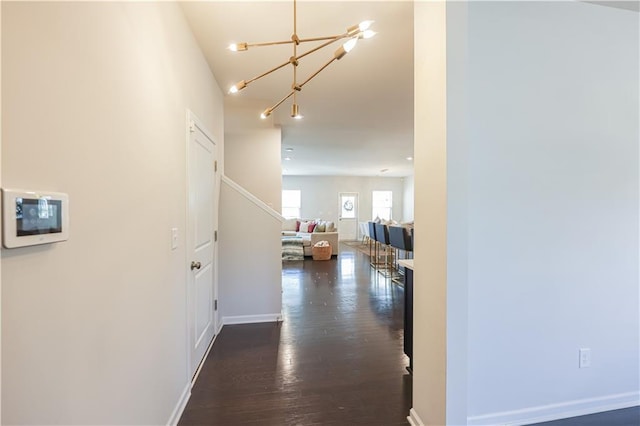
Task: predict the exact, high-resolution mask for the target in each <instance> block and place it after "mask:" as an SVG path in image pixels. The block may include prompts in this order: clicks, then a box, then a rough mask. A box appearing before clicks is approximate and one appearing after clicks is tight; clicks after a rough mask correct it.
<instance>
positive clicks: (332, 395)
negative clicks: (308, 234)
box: [179, 245, 640, 426]
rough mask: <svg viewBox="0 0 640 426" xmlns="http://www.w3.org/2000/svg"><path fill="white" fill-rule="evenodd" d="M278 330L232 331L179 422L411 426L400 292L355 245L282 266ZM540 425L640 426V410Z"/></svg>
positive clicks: (218, 345)
mask: <svg viewBox="0 0 640 426" xmlns="http://www.w3.org/2000/svg"><path fill="white" fill-rule="evenodd" d="M282 286H283V314H284V322H283V323H280V324H274V323H265V324H247V325H231V326H225V327H224V328H223V330H222V332H221V333H220V335H219V336H218V337H217V338H216V341H215V344H214V346H213V349H212V350H211V353H210V354H209V356H208V358H207V360H206V361H205V363H204V365H203V368H202V371H201V373H200V376H199V378H198V380H197V382H196V384H195V386H194V388H193V391H192V395H191V399H190V400H189V403H188V405H187V407H186V409H185V411H184V413H183V415H182V418H181V419H180V423H179V424H180V425H185V426H186V425H221V426H235V425H261V426H271V425H277V426H285V425H287V426H288V425H301V426H309V425H334V426H335V425H345V426H346V425H358V424H366V425H380V426H393V425H408V422H407V421H406V416H407V414H408V413H409V409H410V408H411V376H409V375H408V374H407V372H406V370H405V366H406V365H407V364H408V360H407V358H406V356H404V354H403V352H402V337H403V336H402V314H403V291H402V288H401V287H398V286H397V285H395V284H393V285H392V284H389V282H388V281H385V280H384V279H383V278H381V277H378V276H376V273H372V272H371V270H370V267H369V263H368V257H366V256H364V255H363V254H362V253H361V252H358V251H356V250H354V249H352V248H350V247H348V246H344V245H343V251H342V252H341V254H340V256H339V257H338V258H337V259H336V258H335V257H334V258H332V260H329V261H313V260H305V261H304V262H288V263H285V265H284V266H283V280H282ZM536 426H640V408H639V407H634V408H630V409H625V410H617V411H611V412H608V413H598V414H594V415H591V416H582V417H575V418H572V419H564V420H557V421H554V422H547V423H539V424H538V425H536Z"/></svg>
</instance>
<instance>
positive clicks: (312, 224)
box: [309, 222, 317, 232]
mask: <svg viewBox="0 0 640 426" xmlns="http://www.w3.org/2000/svg"><path fill="white" fill-rule="evenodd" d="M316 226H317V224H316V223H315V222H311V223H310V224H309V232H313V230H314V229H316Z"/></svg>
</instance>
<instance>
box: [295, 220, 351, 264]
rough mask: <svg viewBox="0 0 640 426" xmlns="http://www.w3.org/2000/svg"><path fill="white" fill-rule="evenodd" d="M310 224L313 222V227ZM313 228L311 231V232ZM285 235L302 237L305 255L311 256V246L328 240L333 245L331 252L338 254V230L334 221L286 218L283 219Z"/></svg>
mask: <svg viewBox="0 0 640 426" xmlns="http://www.w3.org/2000/svg"><path fill="white" fill-rule="evenodd" d="M310 224H313V226H312V227H311V228H309V227H310ZM309 230H311V232H309ZM282 236H283V237H285V236H286V237H300V238H302V247H303V249H304V255H305V256H311V255H312V253H311V248H312V247H313V246H314V244H316V243H317V242H319V241H327V242H329V244H330V245H331V254H332V255H333V256H335V255H337V254H338V230H337V229H336V225H335V223H334V222H331V221H326V220H320V219H315V220H313V219H312V220H305V219H285V220H284V221H282Z"/></svg>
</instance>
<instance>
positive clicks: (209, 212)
mask: <svg viewBox="0 0 640 426" xmlns="http://www.w3.org/2000/svg"><path fill="white" fill-rule="evenodd" d="M188 149H189V154H188V163H187V167H188V169H187V174H188V187H189V191H188V192H189V195H188V215H189V217H188V225H187V239H186V240H187V250H186V252H187V286H188V288H187V299H188V307H187V309H188V333H189V340H188V344H189V354H190V373H191V375H192V376H193V375H195V374H196V372H197V371H198V367H199V365H200V363H201V362H202V359H203V357H204V355H205V353H206V352H207V348H208V347H209V344H210V343H211V341H212V340H213V337H214V334H215V332H216V329H217V328H216V327H217V326H216V316H215V314H214V310H215V309H216V308H217V306H215V307H214V304H215V303H216V297H217V296H216V295H217V289H216V283H215V277H216V274H215V256H214V255H215V247H216V242H215V238H214V233H215V224H216V223H217V222H216V212H217V209H216V200H217V199H218V197H217V196H216V193H215V192H216V182H215V179H216V168H217V166H216V146H215V143H214V142H213V140H212V138H211V137H210V136H208V134H207V131H206V130H205V129H204V128H203V127H202V125H201V124H200V123H199V121H198V120H197V119H196V118H195V116H193V115H192V114H190V116H189V148H188Z"/></svg>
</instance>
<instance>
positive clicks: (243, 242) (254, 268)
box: [219, 177, 282, 324]
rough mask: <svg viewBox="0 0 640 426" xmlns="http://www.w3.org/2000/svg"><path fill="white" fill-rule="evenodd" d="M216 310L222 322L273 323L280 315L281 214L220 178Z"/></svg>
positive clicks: (235, 185)
mask: <svg viewBox="0 0 640 426" xmlns="http://www.w3.org/2000/svg"><path fill="white" fill-rule="evenodd" d="M220 202H221V204H223V205H224V208H223V209H221V211H220V234H219V236H220V240H219V241H220V289H219V291H220V303H219V306H220V314H221V315H222V321H223V323H224V324H237V323H252V322H266V321H276V320H280V319H281V313H282V255H281V240H280V233H281V231H282V222H281V217H280V215H279V214H278V213H277V212H276V211H272V210H270V209H269V208H268V207H267V206H266V205H264V204H263V203H262V202H261V201H259V200H258V199H257V198H255V197H253V196H252V195H251V194H248V193H247V192H246V191H244V190H243V189H242V188H240V187H238V186H237V184H236V183H234V182H233V181H230V180H229V179H228V178H226V177H225V178H223V181H222V185H221V191H220Z"/></svg>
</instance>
